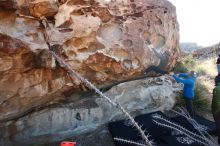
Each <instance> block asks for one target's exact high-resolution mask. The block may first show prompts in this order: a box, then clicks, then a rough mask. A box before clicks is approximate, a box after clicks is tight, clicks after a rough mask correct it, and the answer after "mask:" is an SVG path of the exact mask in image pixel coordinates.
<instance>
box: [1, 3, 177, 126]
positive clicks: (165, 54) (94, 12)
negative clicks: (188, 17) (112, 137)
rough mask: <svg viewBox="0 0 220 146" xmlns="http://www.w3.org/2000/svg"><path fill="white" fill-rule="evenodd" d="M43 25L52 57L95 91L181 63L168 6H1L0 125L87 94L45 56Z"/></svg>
mask: <svg viewBox="0 0 220 146" xmlns="http://www.w3.org/2000/svg"><path fill="white" fill-rule="evenodd" d="M2 8H3V9H2ZM44 17H46V18H47V19H48V25H47V29H46V32H47V34H48V36H49V37H48V38H47V39H48V40H49V42H50V45H51V48H52V49H53V51H55V52H56V53H57V54H58V55H59V56H61V57H62V58H63V59H64V60H65V61H66V63H68V64H69V65H71V67H72V69H74V70H76V71H77V72H79V73H80V74H81V75H82V76H83V77H85V78H87V79H89V80H90V81H92V82H93V83H94V84H95V85H97V86H98V87H103V86H107V85H109V84H112V83H114V82H115V81H118V80H122V79H130V78H134V77H136V76H138V75H140V74H141V72H142V71H143V70H144V69H145V68H148V67H150V66H158V67H160V68H162V69H164V70H169V69H170V68H171V67H172V66H173V65H174V64H175V62H176V60H177V58H178V56H179V49H178V43H179V34H178V23H177V20H176V13H175V7H174V6H173V5H172V4H171V3H169V2H168V1H166V0H118V1H113V0H111V1H110V0H60V1H55V0H0V18H1V19H0V122H1V123H2V122H7V121H10V120H17V119H18V118H21V117H23V116H25V115H27V114H29V112H33V111H35V109H36V108H42V107H44V106H48V105H51V104H55V103H59V101H60V100H65V99H66V98H67V97H69V96H70V95H71V94H72V93H78V92H82V91H86V90H88V88H86V87H85V85H84V84H83V83H81V81H79V80H78V79H76V78H75V77H71V76H69V75H68V74H67V72H66V71H65V70H64V69H63V68H62V67H61V66H60V65H59V64H58V63H57V62H56V61H55V60H54V58H52V56H51V55H50V54H49V53H48V46H47V44H46V42H45V37H44V33H43V32H44V31H45V30H44V28H43V26H42V24H41V23H40V19H42V18H44ZM76 99H78V100H79V101H81V99H79V98H77V97H76ZM85 109H86V107H85ZM100 109H101V108H100ZM100 109H99V110H100ZM57 110H59V109H57ZM99 112H101V111H99ZM58 115H59V114H58ZM34 116H37V115H34ZM91 116H92V115H91ZM33 118H34V117H33ZM93 118H94V117H93ZM100 118H102V117H100ZM100 121H102V120H100ZM102 123H103V121H102Z"/></svg>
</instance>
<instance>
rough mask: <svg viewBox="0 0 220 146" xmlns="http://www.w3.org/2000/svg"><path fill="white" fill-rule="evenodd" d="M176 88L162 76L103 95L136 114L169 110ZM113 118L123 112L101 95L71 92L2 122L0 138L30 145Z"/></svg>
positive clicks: (113, 89) (131, 82)
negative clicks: (63, 99)
mask: <svg viewBox="0 0 220 146" xmlns="http://www.w3.org/2000/svg"><path fill="white" fill-rule="evenodd" d="M180 89H181V86H179V85H178V84H174V83H173V82H172V81H171V80H170V79H169V78H168V77H167V76H164V77H157V78H148V79H143V80H136V81H130V82H126V83H122V84H119V85H117V86H115V87H113V88H112V89H110V90H109V91H107V92H106V95H107V96H109V97H110V98H111V99H112V100H113V101H117V102H118V103H120V104H121V105H122V106H123V107H124V108H125V109H126V110H127V111H129V112H133V115H136V114H138V113H137V112H136V113H135V111H139V114H140V113H146V112H153V111H156V110H161V111H164V110H169V109H170V108H172V107H173V105H174V103H175V95H176V94H175V93H176V91H178V90H180ZM79 99H81V100H79ZM66 102H67V101H66ZM116 118H117V119H118V118H124V116H122V115H121V112H120V111H119V110H118V109H116V108H115V107H113V106H111V105H110V104H109V103H107V102H106V100H105V99H103V98H100V97H97V96H96V95H90V96H88V95H87V96H85V95H78V96H76V95H75V96H72V97H71V98H69V99H68V102H67V103H66V104H64V103H63V104H62V105H56V106H53V107H50V108H47V109H43V110H41V111H39V112H35V113H32V114H30V115H28V116H25V117H23V118H20V119H19V120H17V121H16V122H14V121H11V122H8V123H7V125H3V126H2V127H0V130H1V131H2V132H1V134H2V137H3V138H2V139H1V140H0V142H1V143H2V144H3V145H13V144H15V143H16V144H18V145H28V146H30V145H34V144H36V143H38V144H43V143H47V142H49V141H51V142H52V141H58V140H62V139H64V138H67V137H70V136H76V135H80V134H83V133H86V132H89V131H92V130H95V129H96V128H98V127H99V126H101V125H103V124H104V123H106V122H108V121H110V120H114V119H116ZM7 137H10V140H8V139H7Z"/></svg>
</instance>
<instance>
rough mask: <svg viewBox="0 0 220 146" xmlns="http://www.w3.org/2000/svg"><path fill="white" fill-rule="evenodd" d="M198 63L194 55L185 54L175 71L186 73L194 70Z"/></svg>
mask: <svg viewBox="0 0 220 146" xmlns="http://www.w3.org/2000/svg"><path fill="white" fill-rule="evenodd" d="M195 65H196V62H195V60H194V58H193V56H192V55H188V56H185V57H183V58H182V59H181V61H180V62H178V63H177V64H176V66H175V67H174V72H176V73H185V72H189V71H190V70H193V69H194V67H195Z"/></svg>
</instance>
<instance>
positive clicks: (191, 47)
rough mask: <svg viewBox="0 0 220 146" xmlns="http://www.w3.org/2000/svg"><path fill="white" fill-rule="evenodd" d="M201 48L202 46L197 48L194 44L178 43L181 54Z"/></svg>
mask: <svg viewBox="0 0 220 146" xmlns="http://www.w3.org/2000/svg"><path fill="white" fill-rule="evenodd" d="M201 48H203V47H202V46H199V45H198V44H197V43H195V42H183V43H180V49H181V51H182V52H183V53H187V54H188V53H193V52H194V51H196V50H198V49H201Z"/></svg>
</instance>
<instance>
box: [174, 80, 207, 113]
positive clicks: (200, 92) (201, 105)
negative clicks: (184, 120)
mask: <svg viewBox="0 0 220 146" xmlns="http://www.w3.org/2000/svg"><path fill="white" fill-rule="evenodd" d="M207 94H208V89H207V88H206V87H205V86H204V85H202V84H200V83H196V85H195V97H194V100H193V106H194V110H195V112H196V113H204V112H207V110H208V111H210V110H211V107H210V101H209V100H208V98H207ZM176 106H183V107H185V100H184V97H183V93H182V91H181V92H179V93H178V96H177V103H176Z"/></svg>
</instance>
